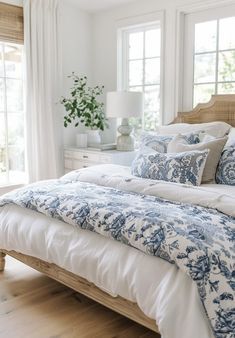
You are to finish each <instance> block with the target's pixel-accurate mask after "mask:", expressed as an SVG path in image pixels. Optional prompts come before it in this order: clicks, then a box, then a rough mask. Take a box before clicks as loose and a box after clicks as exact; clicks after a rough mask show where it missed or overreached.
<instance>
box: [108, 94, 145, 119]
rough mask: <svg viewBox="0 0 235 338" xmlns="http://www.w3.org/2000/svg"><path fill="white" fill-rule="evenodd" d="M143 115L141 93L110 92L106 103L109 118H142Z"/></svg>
mask: <svg viewBox="0 0 235 338" xmlns="http://www.w3.org/2000/svg"><path fill="white" fill-rule="evenodd" d="M142 114H143V94H142V93H141V92H108V93H107V101H106V115H107V117H122V118H129V117H140V116H142Z"/></svg>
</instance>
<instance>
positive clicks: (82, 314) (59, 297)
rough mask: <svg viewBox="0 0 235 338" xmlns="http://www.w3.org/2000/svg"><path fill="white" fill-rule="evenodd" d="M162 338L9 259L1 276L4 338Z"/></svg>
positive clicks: (0, 320)
mask: <svg viewBox="0 0 235 338" xmlns="http://www.w3.org/2000/svg"><path fill="white" fill-rule="evenodd" d="M124 337H125V338H160V336H159V335H157V334H156V333H153V332H151V331H149V330H147V329H145V328H144V327H142V326H140V325H138V324H135V323H134V322H132V321H130V320H128V319H126V318H124V317H122V316H120V315H118V314H116V313H114V312H112V311H111V310H109V309H106V308H105V307H103V306H101V305H99V304H97V303H95V302H93V301H92V300H89V299H88V298H86V297H84V296H82V295H80V294H78V293H75V292H74V291H73V290H71V289H69V288H67V287H65V286H63V285H61V284H59V283H57V282H55V281H53V280H51V279H49V278H47V277H46V276H44V275H42V274H40V273H39V272H37V271H35V270H33V269H31V268H28V267H26V266H25V265H24V264H21V263H19V262H17V261H15V260H14V259H12V258H10V257H7V261H6V269H5V271H4V273H1V272H0V338H124Z"/></svg>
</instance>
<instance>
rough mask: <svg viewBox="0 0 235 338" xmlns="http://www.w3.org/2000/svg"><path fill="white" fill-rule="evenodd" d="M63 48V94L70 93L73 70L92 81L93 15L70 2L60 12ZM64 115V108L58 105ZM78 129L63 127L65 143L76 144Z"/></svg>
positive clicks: (63, 5)
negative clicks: (70, 78) (69, 76)
mask: <svg viewBox="0 0 235 338" xmlns="http://www.w3.org/2000/svg"><path fill="white" fill-rule="evenodd" d="M59 37H60V39H61V41H60V42H61V49H62V83H61V95H66V94H68V91H69V89H70V87H71V86H72V82H71V80H69V79H68V78H67V76H68V75H70V74H71V73H72V72H73V71H74V72H75V73H76V74H78V75H86V76H87V77H88V79H90V81H92V72H91V62H92V60H91V58H92V49H91V42H92V16H91V15H90V14H89V13H87V12H85V11H83V10H81V9H79V8H78V7H77V6H75V5H73V4H72V3H70V2H66V5H65V3H63V4H62V7H61V13H60V33H59ZM58 110H60V112H61V114H62V115H63V113H64V109H63V107H62V106H60V105H59V106H58ZM77 131H78V129H76V128H75V127H74V126H70V127H68V128H64V129H63V135H64V144H65V145H74V144H75V134H76V133H77Z"/></svg>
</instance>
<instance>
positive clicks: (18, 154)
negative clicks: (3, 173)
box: [8, 145, 25, 183]
mask: <svg viewBox="0 0 235 338" xmlns="http://www.w3.org/2000/svg"><path fill="white" fill-rule="evenodd" d="M8 151H9V176H10V177H9V178H10V182H12V183H18V182H24V181H25V173H24V170H25V156H24V146H23V145H22V146H20V145H10V146H9V148H8Z"/></svg>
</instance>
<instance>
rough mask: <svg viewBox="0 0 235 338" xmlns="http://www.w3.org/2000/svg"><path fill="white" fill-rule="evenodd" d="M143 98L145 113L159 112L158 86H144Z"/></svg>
mask: <svg viewBox="0 0 235 338" xmlns="http://www.w3.org/2000/svg"><path fill="white" fill-rule="evenodd" d="M144 97H145V111H159V109H160V86H146V87H145V95H144Z"/></svg>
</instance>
